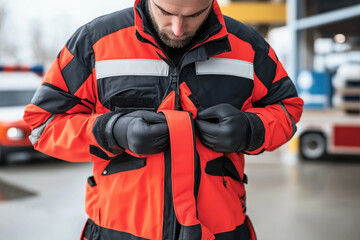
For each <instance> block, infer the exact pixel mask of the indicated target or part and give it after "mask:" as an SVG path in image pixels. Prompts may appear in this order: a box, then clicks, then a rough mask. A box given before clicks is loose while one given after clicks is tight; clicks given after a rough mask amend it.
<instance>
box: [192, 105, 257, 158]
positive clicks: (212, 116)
mask: <svg viewBox="0 0 360 240" xmlns="http://www.w3.org/2000/svg"><path fill="white" fill-rule="evenodd" d="M247 114H248V113H245V112H243V111H240V110H239V109H237V108H235V107H233V106H232V105H230V104H219V105H215V106H212V107H209V108H207V109H205V110H203V111H200V112H199V113H198V116H197V118H196V119H195V125H196V127H197V130H198V132H199V137H200V140H201V142H202V143H203V144H204V145H205V146H207V147H209V148H210V149H212V150H213V151H215V152H223V153H233V152H237V151H241V150H245V149H246V148H247V147H248V145H249V141H250V139H249V137H250V136H249V135H250V131H251V127H250V123H249V119H248V117H247Z"/></svg>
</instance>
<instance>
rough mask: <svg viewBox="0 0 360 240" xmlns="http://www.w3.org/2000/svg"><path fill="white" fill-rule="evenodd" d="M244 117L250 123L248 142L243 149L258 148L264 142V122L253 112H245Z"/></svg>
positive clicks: (251, 149)
mask: <svg viewBox="0 0 360 240" xmlns="http://www.w3.org/2000/svg"><path fill="white" fill-rule="evenodd" d="M246 117H247V118H248V120H249V123H250V129H251V131H250V138H249V144H248V145H247V147H246V149H245V151H254V150H256V149H258V148H260V147H261V146H262V145H263V144H264V142H265V127H264V123H263V122H262V121H261V119H260V118H259V117H258V115H256V114H255V113H248V112H247V113H246Z"/></svg>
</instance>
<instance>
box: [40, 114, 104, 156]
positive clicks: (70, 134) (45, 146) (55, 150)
mask: <svg viewBox="0 0 360 240" xmlns="http://www.w3.org/2000/svg"><path fill="white" fill-rule="evenodd" d="M98 116H99V115H98V114H94V115H91V116H90V115H89V114H80V113H79V114H76V115H73V114H72V115H69V114H58V115H56V116H55V118H54V119H53V120H52V121H51V122H50V123H49V124H48V125H47V127H46V128H45V130H44V132H43V134H42V135H41V138H40V139H39V140H38V141H37V142H36V143H35V145H34V148H35V149H41V151H42V152H43V153H45V154H47V155H50V156H54V157H57V158H60V159H64V160H67V161H71V162H84V161H95V160H98V158H96V157H95V156H94V155H92V154H90V152H89V151H81V149H89V143H90V144H92V145H95V146H96V145H97V143H96V140H95V138H94V136H93V134H92V126H93V125H94V122H95V120H96V117H98ZM64 129H66V131H63V130H64ZM69 149H71V151H69ZM76 149H79V151H76Z"/></svg>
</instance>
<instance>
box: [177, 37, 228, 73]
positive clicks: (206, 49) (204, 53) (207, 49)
mask: <svg viewBox="0 0 360 240" xmlns="http://www.w3.org/2000/svg"><path fill="white" fill-rule="evenodd" d="M230 50H231V46H230V42H229V40H228V38H227V36H226V37H223V38H220V39H216V40H212V41H210V42H207V43H205V44H203V45H200V46H199V47H197V48H196V49H194V50H192V51H191V52H189V53H188V54H187V55H186V56H185V58H184V60H183V61H182V64H181V65H182V66H186V65H189V64H191V63H194V62H199V61H204V60H207V59H208V58H210V57H212V56H215V55H218V54H220V53H224V52H228V51H230Z"/></svg>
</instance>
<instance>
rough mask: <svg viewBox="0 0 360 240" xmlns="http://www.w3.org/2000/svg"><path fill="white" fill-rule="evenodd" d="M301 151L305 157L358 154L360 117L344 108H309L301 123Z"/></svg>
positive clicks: (359, 153)
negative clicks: (313, 110)
mask: <svg viewBox="0 0 360 240" xmlns="http://www.w3.org/2000/svg"><path fill="white" fill-rule="evenodd" d="M297 134H298V136H299V152H300V155H301V157H302V158H305V159H320V158H323V157H325V156H326V155H331V154H351V155H359V160H360V116H359V115H348V114H346V113H344V112H343V111H334V110H329V111H324V112H323V113H319V112H312V111H306V112H304V115H303V117H302V120H301V122H300V123H299V124H298V132H297Z"/></svg>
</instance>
